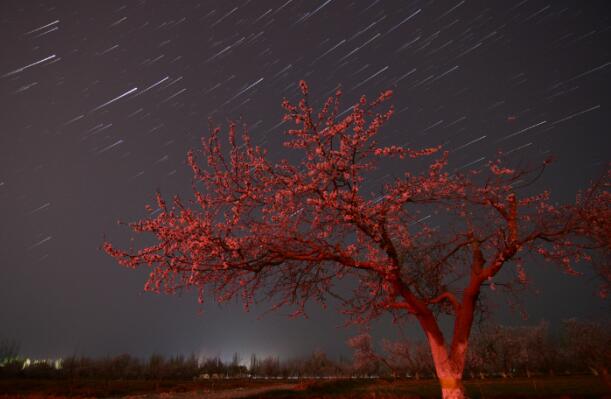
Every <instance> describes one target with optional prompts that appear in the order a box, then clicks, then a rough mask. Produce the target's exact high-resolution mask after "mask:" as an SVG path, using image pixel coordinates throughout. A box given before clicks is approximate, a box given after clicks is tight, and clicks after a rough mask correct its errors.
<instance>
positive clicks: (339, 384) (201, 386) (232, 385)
mask: <svg viewBox="0 0 611 399" xmlns="http://www.w3.org/2000/svg"><path fill="white" fill-rule="evenodd" d="M465 385H466V389H467V391H468V395H469V397H470V398H497V399H500V398H506V399H509V398H529V399H534V398H537V399H541V398H546V399H549V398H558V399H560V398H562V399H577V398H580V399H581V398H591V399H593V398H605V399H611V391H609V390H608V389H607V388H606V387H605V386H604V384H603V383H602V382H601V381H600V380H599V379H597V378H596V377H593V376H562V377H558V376H556V377H539V378H531V379H527V378H516V379H488V380H470V381H466V383H465ZM439 392H440V390H439V385H438V384H437V382H436V381H434V380H420V381H415V380H405V379H398V380H385V379H376V380H310V381H301V382H296V381H291V380H217V381H212V380H209V381H197V382H195V381H99V380H98V381H68V380H23V379H20V380H0V399H43V398H52V399H67V398H70V399H77V398H79V399H80V398H117V399H118V398H121V399H196V398H197V399H199V398H202V399H237V398H242V399H245V398H247V399H266V398H270V399H290V398H301V399H305V398H317V399H319V398H320V399H327V398H328V399H361V398H362V399H370V398H371V399H373V398H375V399H399V398H413V399H417V398H422V399H425V398H438V397H439Z"/></svg>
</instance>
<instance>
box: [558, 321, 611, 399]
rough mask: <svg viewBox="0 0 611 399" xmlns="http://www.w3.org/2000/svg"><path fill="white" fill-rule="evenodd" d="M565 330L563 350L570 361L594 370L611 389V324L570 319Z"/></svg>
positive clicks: (577, 366) (565, 325)
mask: <svg viewBox="0 0 611 399" xmlns="http://www.w3.org/2000/svg"><path fill="white" fill-rule="evenodd" d="M563 330H564V331H563V333H564V337H563V338H564V342H563V350H564V351H565V356H567V358H568V360H569V361H570V363H572V365H573V366H574V367H575V366H576V368H577V369H581V370H583V369H590V370H592V371H594V372H595V373H596V374H597V375H599V376H600V377H601V379H602V380H603V381H604V382H605V384H606V385H607V386H608V387H609V389H611V376H610V375H609V368H611V326H610V325H609V324H608V323H607V324H606V325H604V324H602V323H595V322H586V321H579V320H576V319H570V320H566V321H565V322H564V325H563Z"/></svg>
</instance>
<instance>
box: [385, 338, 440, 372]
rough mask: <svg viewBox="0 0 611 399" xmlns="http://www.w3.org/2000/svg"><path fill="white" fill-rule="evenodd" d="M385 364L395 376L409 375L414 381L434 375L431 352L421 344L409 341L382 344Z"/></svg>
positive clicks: (386, 341)
mask: <svg viewBox="0 0 611 399" xmlns="http://www.w3.org/2000/svg"><path fill="white" fill-rule="evenodd" d="M382 346H383V348H384V352H385V353H386V356H385V358H386V361H385V363H386V364H387V365H388V367H389V368H390V369H391V370H393V372H394V374H395V375H405V374H410V375H411V376H413V377H414V378H416V379H420V377H422V376H429V375H431V374H433V373H434V365H433V358H432V357H431V351H430V350H429V349H428V347H427V346H426V345H425V344H424V343H423V342H415V341H409V340H401V341H388V340H385V341H383V342H382Z"/></svg>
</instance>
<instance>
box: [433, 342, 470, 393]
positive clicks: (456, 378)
mask: <svg viewBox="0 0 611 399" xmlns="http://www.w3.org/2000/svg"><path fill="white" fill-rule="evenodd" d="M432 338H433V337H431V336H430V335H429V336H428V339H429V346H430V347H431V353H432V355H433V362H434V364H435V372H436V373H437V378H438V379H439V383H440V385H441V395H442V398H443V399H465V398H466V395H465V387H464V385H463V383H462V376H463V370H464V365H465V353H466V351H465V350H460V351H455V352H453V353H452V354H451V355H450V354H449V353H448V350H447V348H446V347H445V345H444V344H443V342H439V341H437V340H435V339H432Z"/></svg>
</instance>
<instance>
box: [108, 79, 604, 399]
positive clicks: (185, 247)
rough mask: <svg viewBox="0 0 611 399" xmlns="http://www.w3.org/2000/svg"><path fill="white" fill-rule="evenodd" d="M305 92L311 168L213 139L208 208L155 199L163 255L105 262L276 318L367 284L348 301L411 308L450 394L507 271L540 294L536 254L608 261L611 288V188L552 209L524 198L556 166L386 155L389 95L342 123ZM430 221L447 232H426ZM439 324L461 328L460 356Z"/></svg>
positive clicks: (539, 199)
mask: <svg viewBox="0 0 611 399" xmlns="http://www.w3.org/2000/svg"><path fill="white" fill-rule="evenodd" d="M300 87H301V91H302V93H303V98H302V99H301V101H299V103H298V104H297V105H294V104H291V103H290V102H289V101H287V100H285V101H284V102H283V107H284V109H285V110H286V115H285V120H287V121H291V122H293V123H295V124H296V126H297V128H296V129H291V130H288V132H287V133H288V135H289V139H288V140H287V141H286V142H285V146H286V147H288V148H291V149H294V150H295V151H297V152H301V153H302V154H303V160H302V161H301V162H298V163H292V162H289V161H288V160H282V161H280V162H272V161H271V160H270V159H269V158H268V157H267V155H266V152H265V150H264V149H262V148H260V147H259V146H256V145H253V144H252V143H251V139H250V136H249V135H248V133H247V132H246V131H243V132H242V133H241V140H238V139H237V138H236V135H237V131H236V130H237V127H236V126H235V125H233V124H232V125H230V126H229V131H228V142H229V143H228V144H229V145H228V148H227V149H225V148H222V147H221V144H220V140H219V136H220V134H221V132H220V128H214V129H212V131H211V134H210V136H209V137H208V138H205V139H202V147H203V148H202V151H201V155H196V153H195V152H194V151H190V152H189V153H188V157H187V159H188V163H189V165H190V166H191V168H192V170H193V174H194V182H193V191H194V194H195V201H194V202H192V203H190V204H189V205H188V206H187V205H186V204H184V203H183V202H182V200H180V199H179V198H178V197H176V198H174V199H173V201H172V204H173V205H172V206H168V205H167V204H166V202H165V200H164V199H163V198H162V197H161V195H159V194H158V195H157V205H158V208H159V213H157V214H156V215H155V216H154V212H155V211H154V210H153V209H152V208H151V207H149V208H148V209H149V211H150V212H151V215H150V216H149V217H148V218H145V219H143V220H140V221H138V222H135V223H133V224H132V225H131V227H132V229H133V230H134V231H135V232H138V233H140V232H146V233H151V234H153V235H154V236H155V238H156V244H154V245H151V246H149V247H146V248H143V249H141V250H138V251H123V250H120V249H117V248H116V247H115V246H113V245H112V244H110V243H108V242H107V243H105V244H104V249H105V250H106V252H108V253H109V254H110V255H111V256H113V257H115V258H116V259H117V260H118V261H119V262H120V263H121V264H123V265H125V266H128V267H132V268H135V267H138V266H141V265H148V266H149V267H150V268H151V274H150V277H149V280H148V282H147V284H146V289H147V290H152V291H156V292H159V291H166V292H169V293H172V292H175V290H177V289H181V288H186V287H195V288H197V289H198V290H199V292H200V300H203V299H204V297H205V296H206V295H207V293H210V294H211V295H212V296H214V297H215V298H216V299H217V300H218V301H220V302H223V301H227V300H229V299H231V298H233V297H236V296H239V297H241V298H242V300H243V302H244V304H245V306H246V307H248V306H249V305H250V304H252V303H253V301H254V300H255V296H256V295H257V294H258V293H259V292H265V293H266V294H267V295H268V296H269V297H270V298H272V299H273V300H274V301H275V306H283V305H295V306H296V313H295V314H299V313H300V312H302V311H303V308H304V305H305V303H306V302H307V301H308V300H311V299H314V300H317V301H320V302H323V303H324V301H325V300H326V298H327V297H328V295H334V287H335V286H334V284H335V283H336V282H337V281H338V280H340V279H344V278H347V279H349V281H353V282H356V283H357V284H356V288H355V289H354V291H353V295H352V296H351V297H350V298H349V299H347V300H346V301H345V305H346V312H347V313H348V314H349V315H351V316H352V317H353V319H354V320H355V321H368V320H371V319H372V318H374V317H377V316H378V315H380V314H382V313H384V312H389V311H390V312H395V313H396V312H401V311H403V310H405V311H407V312H408V313H409V314H411V315H413V316H415V317H416V319H417V320H418V321H419V323H420V325H421V326H422V328H423V329H424V331H425V332H426V334H427V336H428V338H429V341H430V343H431V349H432V351H433V358H434V360H435V364H436V367H437V373H438V375H439V376H440V378H441V379H442V383H444V384H445V385H446V386H447V387H449V388H448V389H450V390H451V389H453V388H452V387H454V388H456V386H459V385H460V383H459V380H460V376H461V375H462V371H463V367H464V356H465V351H466V346H467V342H468V338H469V333H470V331H471V325H472V322H473V317H474V314H475V312H476V310H477V304H478V300H479V297H480V291H481V288H482V286H484V285H490V287H491V288H494V287H495V277H496V276H497V274H498V273H499V272H500V271H501V269H503V268H508V269H509V272H510V273H508V275H510V274H513V275H514V280H515V281H514V282H505V284H506V285H507V286H509V285H511V284H525V283H526V282H527V280H528V277H527V268H528V267H533V264H532V262H528V263H526V262H525V261H526V260H527V257H529V256H539V257H543V258H544V259H546V260H549V261H554V262H556V263H558V264H559V265H560V266H561V268H562V269H563V270H564V271H565V272H567V273H573V274H575V273H577V270H576V269H575V267H582V266H583V265H584V264H585V263H591V262H594V261H595V260H596V259H593V258H592V257H590V255H589V254H588V252H587V251H588V250H592V249H598V250H602V251H603V253H604V255H603V256H602V259H598V260H599V262H598V263H597V267H598V270H599V271H600V272H601V274H602V275H603V276H606V278H607V280H606V281H607V283H608V281H609V275H610V274H609V264H608V259H609V256H608V255H609V248H610V247H609V246H610V241H611V240H610V239H609V236H610V235H609V231H610V227H609V223H608V221H609V220H611V215H610V211H609V199H610V194H609V191H608V188H609V177H610V176H609V175H607V176H605V177H604V178H603V179H601V181H599V182H598V183H597V184H596V185H594V186H592V187H591V188H590V189H589V190H587V191H586V192H584V193H582V194H580V195H579V196H578V198H577V201H576V202H575V203H574V204H571V205H562V206H560V205H555V204H553V203H551V202H550V200H549V194H548V193H547V192H546V191H543V192H540V193H539V194H535V195H529V196H526V195H524V194H521V191H520V190H521V189H520V188H518V187H519V186H520V184H521V183H522V182H523V181H527V180H528V179H530V178H531V177H532V176H538V174H540V172H541V170H542V169H543V168H544V166H545V165H541V167H537V168H533V169H528V170H513V169H510V168H508V167H506V166H504V165H503V164H502V163H501V161H500V160H496V161H494V162H491V163H490V164H489V165H488V167H487V168H485V169H486V170H479V171H476V170H473V171H469V172H466V173H462V174H457V173H450V172H448V171H447V170H446V165H447V162H448V154H447V153H444V154H440V152H439V148H425V149H421V150H413V149H409V148H405V147H401V146H383V145H381V144H379V143H377V142H376V138H377V137H376V136H377V135H378V133H379V130H380V128H381V127H382V125H384V123H386V122H387V121H388V119H389V118H390V117H391V116H392V113H393V108H392V107H390V109H388V110H387V111H385V112H377V111H376V109H377V108H378V106H379V105H380V104H381V103H383V102H385V101H387V100H388V99H389V98H390V96H391V92H390V91H386V92H384V93H382V94H381V95H380V96H379V97H378V98H377V99H375V100H374V101H373V102H368V101H367V99H366V98H365V97H362V98H361V100H360V102H359V103H358V104H356V105H355V106H354V107H353V108H352V111H351V112H350V113H349V114H348V115H347V116H345V117H343V118H338V110H339V99H340V96H341V92H340V91H338V92H337V93H336V94H335V96H333V97H331V98H329V99H328V100H327V101H326V102H325V103H324V105H323V107H322V110H321V111H320V112H319V113H317V114H315V113H314V111H313V109H312V108H311V107H310V105H309V103H308V87H307V85H306V84H305V83H304V82H301V84H300ZM435 156H436V158H435V159H433V160H431V161H430V164H429V167H428V168H427V169H426V170H424V171H421V172H414V171H408V172H406V173H404V174H403V175H402V176H400V177H398V178H396V179H395V180H394V181H393V182H391V183H387V184H384V186H383V187H382V190H383V195H382V196H381V197H377V196H375V195H373V193H372V192H373V191H374V190H376V189H378V188H379V187H372V186H371V185H369V187H367V182H368V181H372V182H375V176H376V167H377V165H378V163H379V162H380V161H381V160H383V159H386V158H400V159H405V164H406V169H409V162H410V161H409V159H414V158H427V157H435ZM529 189H532V187H529ZM426 215H434V216H433V217H432V218H430V219H429V220H427V221H435V222H440V223H439V224H441V225H442V226H443V227H433V225H432V224H427V221H425V220H423V219H424V218H423V216H426ZM415 221H418V223H414V222H415ZM439 312H443V313H446V314H449V315H452V316H454V319H455V323H454V330H453V333H452V338H451V340H450V341H449V346H446V341H445V339H444V336H443V334H442V332H441V330H440V328H439V326H438V324H437V314H438V313H439ZM444 379H445V380H447V381H446V382H444ZM456 381H458V382H456ZM442 385H443V384H442Z"/></svg>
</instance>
